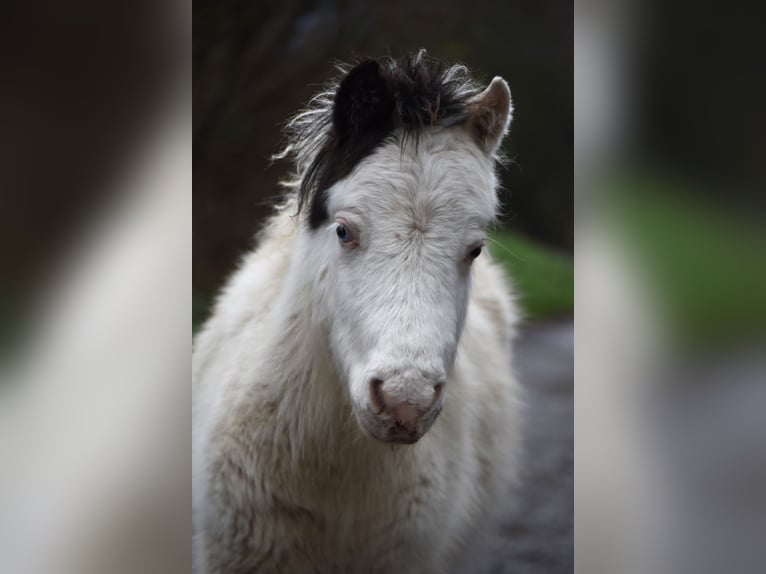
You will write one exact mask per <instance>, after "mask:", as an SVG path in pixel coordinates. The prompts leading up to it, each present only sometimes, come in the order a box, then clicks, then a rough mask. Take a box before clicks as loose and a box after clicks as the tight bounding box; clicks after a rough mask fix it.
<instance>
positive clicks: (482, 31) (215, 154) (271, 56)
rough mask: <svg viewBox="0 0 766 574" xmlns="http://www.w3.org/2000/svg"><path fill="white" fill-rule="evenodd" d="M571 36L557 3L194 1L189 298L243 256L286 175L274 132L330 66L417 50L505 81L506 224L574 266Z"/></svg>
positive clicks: (565, 8) (217, 281) (563, 6)
mask: <svg viewBox="0 0 766 574" xmlns="http://www.w3.org/2000/svg"><path fill="white" fill-rule="evenodd" d="M572 24H573V6H572V4H571V2H565V1H564V0H550V1H546V2H538V1H536V0H519V1H512V2H493V1H491V0H474V1H471V2H467V1H465V0H438V1H437V0H417V1H413V0H410V1H403V0H392V1H383V0H354V1H351V0H311V1H309V0H263V1H259V2H239V1H233V0H228V1H226V0H223V1H222V0H216V1H213V0H195V2H194V39H193V73H194V148H193V149H194V151H193V154H194V215H193V246H194V274H193V284H194V286H195V289H197V290H198V291H200V292H203V293H206V294H208V295H209V294H211V293H213V292H215V290H216V289H217V288H218V287H219V286H220V285H221V283H222V282H223V280H224V279H225V277H226V276H227V275H228V273H230V272H231V270H232V269H233V268H234V265H235V263H236V261H237V260H238V258H239V256H240V255H241V254H242V253H243V252H245V251H246V250H248V249H249V248H250V246H251V243H252V237H253V235H254V232H255V230H256V229H257V228H258V227H259V225H260V222H261V221H262V219H263V218H264V217H265V216H266V215H267V214H268V213H269V211H270V206H271V205H272V204H273V201H274V198H275V197H276V196H278V195H279V194H280V193H281V192H280V190H279V188H278V185H277V182H278V180H279V179H280V178H281V177H283V176H284V174H285V170H286V169H287V167H288V166H286V165H284V164H283V163H277V164H275V165H273V166H269V159H268V158H269V157H270V156H271V154H273V153H274V152H275V151H276V150H277V149H278V148H279V143H280V139H281V135H280V125H281V124H282V123H283V122H284V121H285V120H286V119H287V118H288V117H290V116H291V115H292V114H294V113H295V112H296V111H298V110H299V109H300V108H301V107H302V106H303V105H304V104H305V103H306V101H307V100H308V99H309V98H310V97H311V96H312V95H314V94H315V93H316V92H317V91H318V89H319V86H320V85H321V84H322V83H323V82H325V81H326V80H327V78H328V75H330V74H331V72H332V67H333V63H334V62H335V61H337V60H341V61H344V60H349V59H351V58H353V57H355V56H358V57H362V56H373V57H375V56H381V55H386V54H391V55H394V56H399V55H402V54H405V53H407V52H413V51H416V50H417V49H419V48H426V49H427V50H428V51H429V53H430V54H431V55H432V56H435V57H437V58H440V59H443V60H446V61H448V62H454V61H462V62H463V63H465V64H467V65H468V66H469V67H470V68H471V69H472V70H473V71H474V72H475V73H476V75H477V77H478V78H481V79H483V80H485V81H486V80H488V79H490V78H491V77H492V76H493V75H502V76H504V77H505V78H506V79H507V80H508V82H509V84H510V86H511V91H512V93H513V100H514V108H515V111H514V120H513V124H512V127H511V134H510V137H509V138H507V140H506V142H505V145H504V152H505V153H506V155H507V156H508V157H509V158H510V159H511V160H512V161H511V162H510V163H509V164H508V167H507V168H504V169H503V170H502V172H501V178H502V191H501V193H502V194H503V197H501V200H502V202H503V205H506V206H508V209H507V214H506V217H505V220H504V221H503V224H504V226H506V227H509V228H511V229H514V230H516V231H518V232H521V233H524V234H526V235H528V236H530V237H533V238H535V239H536V240H538V241H541V242H544V243H546V244H549V245H552V246H555V247H556V248H558V249H559V250H562V251H570V252H571V250H572V244H573V239H572V233H573V208H572V201H573V198H572V185H573V182H572V154H573V149H572V148H573V98H572V92H573V61H572V60H573V25H572Z"/></svg>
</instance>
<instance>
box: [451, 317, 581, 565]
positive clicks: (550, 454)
mask: <svg viewBox="0 0 766 574" xmlns="http://www.w3.org/2000/svg"><path fill="white" fill-rule="evenodd" d="M515 356H516V364H517V366H518V372H519V378H520V380H521V382H522V385H523V386H524V389H525V392H526V403H527V405H526V420H525V448H526V455H525V459H524V470H523V484H522V486H521V488H520V489H519V490H518V491H517V492H516V493H515V494H513V495H512V493H511V492H508V493H507V495H506V497H504V498H503V499H502V500H498V501H497V505H496V508H497V509H498V515H497V517H493V518H492V519H491V527H490V528H489V530H488V532H487V533H486V534H484V535H482V536H481V537H479V539H478V540H476V541H475V543H473V544H472V545H471V546H470V548H469V549H468V550H467V552H466V555H465V556H464V559H463V560H461V562H460V564H459V566H458V567H457V570H456V574H478V573H481V572H484V573H492V574H499V573H503V574H511V573H512V574H538V573H539V574H559V573H561V574H564V573H566V574H569V573H571V572H572V571H573V569H574V547H573V540H572V536H573V510H574V507H573V477H572V472H573V449H574V442H573V435H574V430H573V425H574V418H573V391H574V388H573V381H574V376H573V361H574V327H573V324H572V322H570V321H566V322H559V323H548V324H543V325H534V326H530V327H528V328H526V329H525V330H524V331H522V333H521V337H520V339H519V341H518V343H517V347H516V352H515Z"/></svg>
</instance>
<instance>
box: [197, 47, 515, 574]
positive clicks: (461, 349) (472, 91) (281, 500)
mask: <svg viewBox="0 0 766 574" xmlns="http://www.w3.org/2000/svg"><path fill="white" fill-rule="evenodd" d="M341 72H342V76H341V80H340V81H339V82H338V83H337V84H335V86H334V87H332V88H331V89H330V90H329V91H328V92H325V93H323V94H320V95H319V96H317V97H316V98H314V100H312V104H311V105H310V107H309V108H308V110H306V111H304V112H303V113H301V114H299V115H298V116H297V117H296V118H295V119H294V120H293V121H292V123H291V124H290V125H289V127H288V137H289V144H288V147H287V149H286V151H285V153H284V154H283V156H287V157H292V158H293V159H294V161H295V166H296V171H295V176H296V177H295V181H293V182H288V186H289V187H291V188H295V189H294V191H293V192H292V193H290V196H289V199H288V201H287V202H286V204H285V205H284V206H283V207H282V208H281V209H280V210H278V213H277V214H276V215H275V216H274V217H273V218H272V219H271V221H270V222H269V223H268V225H267V226H266V228H265V230H264V231H263V232H262V234H261V237H260V242H259V246H258V248H257V250H256V251H254V252H253V253H251V254H250V255H249V256H247V257H246V258H245V260H244V261H243V263H242V266H241V268H240V269H239V271H237V273H235V274H234V276H233V277H232V278H231V280H230V282H229V283H228V285H227V286H226V288H225V289H224V290H223V292H222V294H221V295H220V297H219V299H218V302H217V305H216V307H215V311H214V313H213V315H212V317H211V318H210V320H209V321H208V323H207V324H206V326H205V327H204V329H203V330H202V332H201V333H200V334H199V336H198V337H197V340H196V343H195V345H196V347H195V353H194V362H193V370H194V429H193V430H194V437H193V448H194V516H195V518H194V531H195V534H194V536H195V565H196V568H197V570H198V572H200V573H210V574H212V573H216V574H238V573H245V572H247V573H251V572H285V573H304V572H312V573H313V572H321V573H328V572H360V573H367V572H380V573H393V572H396V573H402V572H413V573H415V572H417V573H428V572H446V571H448V570H449V567H450V566H451V565H452V564H454V561H455V559H456V556H457V555H458V554H459V552H460V549H461V547H462V546H463V545H464V544H465V542H466V540H467V539H468V537H469V536H470V535H471V534H472V532H474V531H475V530H476V529H477V528H478V526H480V525H481V523H482V522H483V521H486V516H487V511H488V503H489V502H490V498H491V497H492V496H493V492H494V489H495V488H496V486H497V485H498V484H505V485H508V484H509V482H510V481H512V476H511V475H512V474H513V469H514V468H515V467H516V466H517V465H516V462H515V457H516V453H517V452H518V448H519V436H518V428H519V419H518V412H517V409H516V403H517V402H518V401H517V394H518V389H517V385H516V383H515V381H514V378H513V375H512V368H511V360H510V350H511V338H512V331H513V324H514V322H515V310H514V308H513V305H512V300H511V296H510V293H509V290H508V287H507V285H506V282H505V280H504V277H503V273H502V271H501V269H500V268H499V267H498V266H496V265H495V264H493V263H492V262H491V261H490V258H489V256H488V254H487V253H484V252H483V246H484V243H485V241H486V233H487V228H488V226H489V225H490V224H491V223H492V221H493V219H494V218H495V215H496V210H497V203H498V202H497V198H496V192H495V187H496V179H495V173H494V168H495V163H496V159H497V151H498V146H499V145H500V142H501V140H502V138H503V136H504V134H505V133H506V131H507V129H508V126H509V123H510V115H511V99H510V91H509V89H508V86H507V84H506V82H505V81H504V80H503V79H502V78H499V77H496V78H494V79H493V80H492V82H491V83H490V84H489V86H488V87H487V88H486V89H485V90H484V91H481V89H480V88H479V87H478V86H477V85H476V84H474V83H473V82H472V81H471V80H470V79H469V77H468V75H467V71H466V70H465V68H464V67H462V66H452V67H446V68H445V67H442V66H440V65H439V64H437V63H435V62H434V61H432V60H430V59H428V58H426V57H425V55H424V54H423V53H422V52H421V53H420V54H418V55H417V56H415V57H413V58H409V59H405V60H393V59H381V60H377V61H376V60H368V61H364V62H362V63H360V64H358V65H356V66H355V67H354V68H353V69H350V70H349V69H348V68H346V69H342V70H341Z"/></svg>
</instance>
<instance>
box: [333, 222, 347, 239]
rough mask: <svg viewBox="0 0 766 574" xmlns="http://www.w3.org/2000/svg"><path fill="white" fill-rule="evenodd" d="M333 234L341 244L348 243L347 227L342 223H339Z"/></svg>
mask: <svg viewBox="0 0 766 574" xmlns="http://www.w3.org/2000/svg"><path fill="white" fill-rule="evenodd" d="M335 233H336V234H337V235H338V239H340V242H341V243H348V242H349V241H351V232H350V231H349V230H348V227H346V226H345V225H343V224H342V223H339V224H338V227H336V228H335Z"/></svg>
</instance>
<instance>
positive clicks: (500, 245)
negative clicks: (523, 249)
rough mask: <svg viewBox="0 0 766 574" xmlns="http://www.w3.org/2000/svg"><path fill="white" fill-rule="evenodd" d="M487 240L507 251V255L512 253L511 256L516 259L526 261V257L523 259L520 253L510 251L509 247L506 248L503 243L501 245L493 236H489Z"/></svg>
mask: <svg viewBox="0 0 766 574" xmlns="http://www.w3.org/2000/svg"><path fill="white" fill-rule="evenodd" d="M487 241H491V242H492V243H494V244H495V245H497V246H498V247H499V248H500V249H502V250H503V251H505V252H506V253H508V254H509V255H512V256H513V257H515V258H516V259H518V260H519V261H524V262H526V259H524V258H523V257H522V256H521V255H519V254H518V253H514V252H513V251H511V250H510V249H508V248H507V247H506V246H505V245H503V244H502V243H500V242H499V241H498V240H497V239H494V238H492V237H489V238H487Z"/></svg>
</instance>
